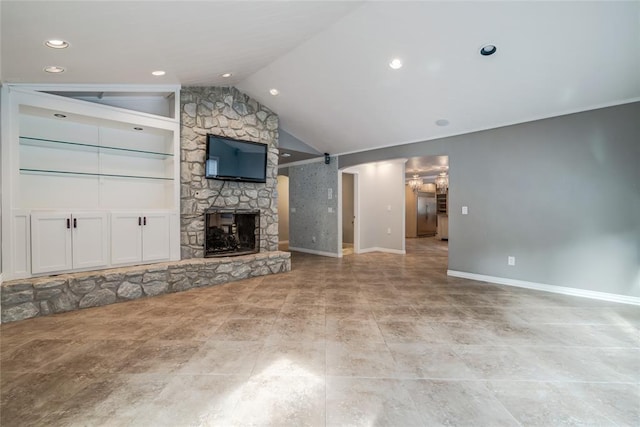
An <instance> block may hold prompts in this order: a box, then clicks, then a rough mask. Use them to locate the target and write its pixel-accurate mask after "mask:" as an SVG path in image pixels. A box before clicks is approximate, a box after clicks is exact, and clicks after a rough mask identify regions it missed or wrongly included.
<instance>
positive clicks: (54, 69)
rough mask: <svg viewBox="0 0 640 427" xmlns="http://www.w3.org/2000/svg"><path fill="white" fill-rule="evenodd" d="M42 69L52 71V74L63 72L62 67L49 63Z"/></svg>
mask: <svg viewBox="0 0 640 427" xmlns="http://www.w3.org/2000/svg"><path fill="white" fill-rule="evenodd" d="M44 71H46V72H47V73H53V74H58V73H64V67H59V66H57V65H49V66H47V67H44Z"/></svg>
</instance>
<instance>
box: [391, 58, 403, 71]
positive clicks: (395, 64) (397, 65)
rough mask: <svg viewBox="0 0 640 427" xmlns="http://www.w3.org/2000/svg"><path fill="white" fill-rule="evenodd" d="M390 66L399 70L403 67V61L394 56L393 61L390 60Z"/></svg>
mask: <svg viewBox="0 0 640 427" xmlns="http://www.w3.org/2000/svg"><path fill="white" fill-rule="evenodd" d="M389 67H391V68H393V69H394V70H398V69H400V68H402V61H401V60H400V59H398V58H394V59H393V60H391V62H389Z"/></svg>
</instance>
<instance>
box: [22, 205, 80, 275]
mask: <svg viewBox="0 0 640 427" xmlns="http://www.w3.org/2000/svg"><path fill="white" fill-rule="evenodd" d="M72 268H73V260H72V251H71V214H70V213H51V212H32V213H31V274H38V273H53V272H57V271H65V270H71V269H72Z"/></svg>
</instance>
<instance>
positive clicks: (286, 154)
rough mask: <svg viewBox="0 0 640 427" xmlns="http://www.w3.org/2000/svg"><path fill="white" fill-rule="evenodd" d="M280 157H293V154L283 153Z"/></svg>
mask: <svg viewBox="0 0 640 427" xmlns="http://www.w3.org/2000/svg"><path fill="white" fill-rule="evenodd" d="M280 157H291V153H282V154H280Z"/></svg>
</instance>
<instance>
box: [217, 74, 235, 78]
mask: <svg viewBox="0 0 640 427" xmlns="http://www.w3.org/2000/svg"><path fill="white" fill-rule="evenodd" d="M231 76H233V74H232V73H224V74H220V77H224V78H225V79H226V78H227V77H231Z"/></svg>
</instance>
